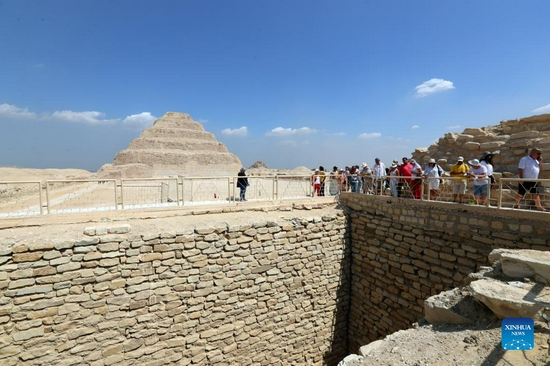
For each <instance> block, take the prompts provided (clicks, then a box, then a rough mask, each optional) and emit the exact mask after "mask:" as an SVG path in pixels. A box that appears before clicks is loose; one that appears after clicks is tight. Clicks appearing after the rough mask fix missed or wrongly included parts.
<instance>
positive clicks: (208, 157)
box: [113, 150, 241, 174]
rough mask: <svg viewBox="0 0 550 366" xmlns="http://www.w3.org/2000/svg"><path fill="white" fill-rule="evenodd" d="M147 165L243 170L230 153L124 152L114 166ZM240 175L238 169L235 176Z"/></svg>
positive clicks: (154, 166)
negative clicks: (211, 166)
mask: <svg viewBox="0 0 550 366" xmlns="http://www.w3.org/2000/svg"><path fill="white" fill-rule="evenodd" d="M125 164H146V165H149V166H151V167H152V168H153V169H156V168H157V167H162V166H176V167H177V166H179V167H183V166H186V165H189V164H192V165H194V166H196V165H197V164H199V165H200V164H202V165H213V164H215V165H216V166H221V165H235V166H237V167H238V168H241V163H240V161H239V158H237V157H236V156H235V155H233V154H230V153H221V152H213V151H193V152H189V151H181V150H180V151H170V150H123V151H121V152H119V153H118V154H117V155H116V157H115V160H114V162H113V165H114V166H116V165H125ZM237 173H238V169H237V171H236V172H235V174H237Z"/></svg>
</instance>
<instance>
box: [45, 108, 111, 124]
mask: <svg viewBox="0 0 550 366" xmlns="http://www.w3.org/2000/svg"><path fill="white" fill-rule="evenodd" d="M51 118H52V119H56V120H59V121H63V122H74V123H89V124H91V125H99V124H105V123H114V122H118V121H119V119H105V113H101V112H95V111H89V112H73V111H60V112H59V111H55V112H53V113H52V115H51Z"/></svg>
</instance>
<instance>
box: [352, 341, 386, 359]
mask: <svg viewBox="0 0 550 366" xmlns="http://www.w3.org/2000/svg"><path fill="white" fill-rule="evenodd" d="M385 343H386V342H385V341H384V340H383V339H379V340H377V341H374V342H370V343H369V344H367V345H365V346H362V347H361V348H359V353H360V354H361V356H363V357H366V356H367V355H369V354H370V353H371V352H373V351H375V350H376V349H378V348H382V347H383V346H384V345H385Z"/></svg>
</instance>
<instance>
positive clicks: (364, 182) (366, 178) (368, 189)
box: [358, 163, 372, 194]
mask: <svg viewBox="0 0 550 366" xmlns="http://www.w3.org/2000/svg"><path fill="white" fill-rule="evenodd" d="M359 176H360V179H359V190H358V192H363V193H367V194H371V193H372V170H371V169H370V168H369V166H368V165H367V163H363V164H361V170H360V171H359Z"/></svg>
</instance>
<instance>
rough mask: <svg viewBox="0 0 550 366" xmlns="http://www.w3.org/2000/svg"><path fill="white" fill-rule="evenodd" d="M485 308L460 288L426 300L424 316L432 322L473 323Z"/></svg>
mask: <svg viewBox="0 0 550 366" xmlns="http://www.w3.org/2000/svg"><path fill="white" fill-rule="evenodd" d="M480 311H483V309H482V308H481V307H480V306H479V304H477V303H476V302H475V301H474V300H473V298H472V297H469V296H464V295H462V292H461V290H460V289H458V288H455V289H453V290H449V291H444V292H441V293H439V294H437V295H434V296H432V297H429V298H428V299H427V300H426V301H424V317H425V319H426V320H427V321H428V322H430V323H431V324H471V323H473V322H474V320H475V319H477V317H478V315H479V313H480Z"/></svg>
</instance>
